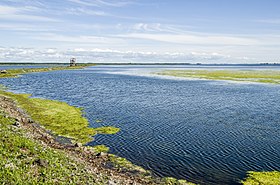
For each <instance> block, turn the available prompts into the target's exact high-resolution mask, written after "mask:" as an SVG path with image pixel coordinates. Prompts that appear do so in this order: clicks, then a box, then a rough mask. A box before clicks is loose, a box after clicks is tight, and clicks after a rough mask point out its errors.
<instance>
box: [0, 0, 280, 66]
mask: <svg viewBox="0 0 280 185" xmlns="http://www.w3.org/2000/svg"><path fill="white" fill-rule="evenodd" d="M279 51H280V1H279V0H0V62H63V63H64V62H68V61H69V59H70V57H76V58H77V62H94V63H100V62H104V63H106V62H110V63H111V62H116V63H119V62H132V63H133V62H141V63H149V62H156V63H157V62H168V63H169V62H170V63H172V62H174V63H178V62H183V63H280V52H279Z"/></svg>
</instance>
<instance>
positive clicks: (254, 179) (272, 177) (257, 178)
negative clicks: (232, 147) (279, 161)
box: [241, 171, 280, 185]
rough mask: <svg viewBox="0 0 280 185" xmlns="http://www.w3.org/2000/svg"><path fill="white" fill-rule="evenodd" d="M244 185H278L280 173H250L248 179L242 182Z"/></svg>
mask: <svg viewBox="0 0 280 185" xmlns="http://www.w3.org/2000/svg"><path fill="white" fill-rule="evenodd" d="M241 183H242V184H244V185H260V184H263V185H276V184H280V172H279V171H272V172H253V171H249V172H248V177H247V178H246V179H245V180H243V181H241Z"/></svg>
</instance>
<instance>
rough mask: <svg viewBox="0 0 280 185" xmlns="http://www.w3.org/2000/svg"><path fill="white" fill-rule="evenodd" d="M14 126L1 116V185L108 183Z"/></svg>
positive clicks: (11, 120)
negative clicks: (39, 161)
mask: <svg viewBox="0 0 280 185" xmlns="http://www.w3.org/2000/svg"><path fill="white" fill-rule="evenodd" d="M12 123H14V120H13V119H8V118H5V117H4V116H3V114H0V184H96V183H97V182H96V181H97V180H98V181H99V182H100V183H106V180H105V179H104V181H103V180H101V178H100V177H99V178H98V179H97V177H96V175H94V174H92V173H90V172H89V171H88V170H87V168H86V167H85V166H84V165H83V164H81V163H78V162H76V161H74V160H73V159H71V158H70V157H69V156H68V155H67V154H66V153H64V152H61V151H58V150H54V149H51V148H49V147H46V146H42V145H41V144H39V143H37V142H35V141H33V140H32V139H29V138H27V137H26V136H25V135H26V133H25V132H24V131H23V130H21V129H20V128H17V127H14V126H12V125H11V124H12ZM38 160H41V161H43V162H44V163H43V165H42V164H40V163H38ZM102 181H103V182H102Z"/></svg>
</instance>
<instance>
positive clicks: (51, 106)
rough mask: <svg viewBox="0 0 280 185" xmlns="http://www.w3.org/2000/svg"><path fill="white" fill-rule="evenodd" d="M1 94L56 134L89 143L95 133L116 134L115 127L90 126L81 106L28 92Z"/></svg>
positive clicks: (3, 92) (1, 92)
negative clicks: (33, 95) (40, 97)
mask: <svg viewBox="0 0 280 185" xmlns="http://www.w3.org/2000/svg"><path fill="white" fill-rule="evenodd" d="M0 95H4V96H7V97H10V98H12V99H13V100H15V101H16V103H17V104H18V106H19V107H21V108H22V109H23V110H25V111H26V112H27V113H28V115H30V116H31V118H32V119H33V120H35V121H36V122H39V123H40V125H42V126H44V127H45V128H46V129H48V130H50V131H51V132H53V133H54V134H57V135H60V136H64V137H68V138H71V139H72V140H73V141H74V142H80V143H83V144H85V143H87V142H89V141H91V140H92V136H94V135H95V134H97V133H98V134H115V133H117V132H118V131H119V129H118V128H115V127H109V126H108V127H100V128H90V127H89V123H88V120H87V119H86V118H84V117H83V116H82V115H83V113H82V111H81V109H80V108H76V107H73V106H70V105H68V104H67V103H64V102H59V101H55V100H46V99H39V98H30V95H28V94H14V93H10V92H6V91H1V90H0Z"/></svg>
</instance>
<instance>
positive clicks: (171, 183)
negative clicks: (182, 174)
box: [163, 177, 195, 185]
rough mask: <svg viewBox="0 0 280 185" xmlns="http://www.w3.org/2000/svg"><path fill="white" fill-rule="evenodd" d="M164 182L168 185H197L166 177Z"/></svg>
mask: <svg viewBox="0 0 280 185" xmlns="http://www.w3.org/2000/svg"><path fill="white" fill-rule="evenodd" d="M163 182H164V184H167V185H195V184H194V183H191V182H187V181H186V180H178V179H175V178H173V177H165V178H163Z"/></svg>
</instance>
